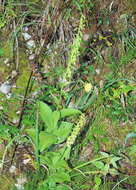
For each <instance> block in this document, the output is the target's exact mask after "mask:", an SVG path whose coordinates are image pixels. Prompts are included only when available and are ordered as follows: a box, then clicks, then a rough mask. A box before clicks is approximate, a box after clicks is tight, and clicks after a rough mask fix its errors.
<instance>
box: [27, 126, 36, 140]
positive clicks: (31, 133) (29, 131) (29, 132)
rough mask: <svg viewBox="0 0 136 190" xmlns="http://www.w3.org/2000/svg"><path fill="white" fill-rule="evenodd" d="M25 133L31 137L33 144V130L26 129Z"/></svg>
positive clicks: (34, 137) (34, 135) (34, 136)
mask: <svg viewBox="0 0 136 190" xmlns="http://www.w3.org/2000/svg"><path fill="white" fill-rule="evenodd" d="M25 131H26V132H27V134H28V135H29V136H30V137H31V139H32V141H33V142H34V143H35V139H36V134H35V129H26V130H25Z"/></svg>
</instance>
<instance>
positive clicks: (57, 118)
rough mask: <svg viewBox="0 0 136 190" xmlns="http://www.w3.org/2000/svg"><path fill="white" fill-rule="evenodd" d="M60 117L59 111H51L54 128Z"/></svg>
mask: <svg viewBox="0 0 136 190" xmlns="http://www.w3.org/2000/svg"><path fill="white" fill-rule="evenodd" d="M59 118H60V112H59V111H54V112H53V113H52V119H53V128H54V129H55V128H56V127H57V123H58V120H59Z"/></svg>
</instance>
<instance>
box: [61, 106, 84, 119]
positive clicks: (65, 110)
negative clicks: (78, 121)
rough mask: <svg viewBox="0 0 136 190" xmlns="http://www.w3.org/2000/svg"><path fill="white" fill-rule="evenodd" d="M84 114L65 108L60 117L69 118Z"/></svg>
mask: <svg viewBox="0 0 136 190" xmlns="http://www.w3.org/2000/svg"><path fill="white" fill-rule="evenodd" d="M81 113H82V112H81V111H79V110H77V109H72V108H66V109H65V108H64V109H62V110H61V111H60V117H61V118H64V117H68V116H72V115H77V114H81Z"/></svg>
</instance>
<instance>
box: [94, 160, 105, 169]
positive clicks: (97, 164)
mask: <svg viewBox="0 0 136 190" xmlns="http://www.w3.org/2000/svg"><path fill="white" fill-rule="evenodd" d="M93 165H95V167H97V168H98V169H103V168H104V163H103V162H101V161H96V162H94V163H93Z"/></svg>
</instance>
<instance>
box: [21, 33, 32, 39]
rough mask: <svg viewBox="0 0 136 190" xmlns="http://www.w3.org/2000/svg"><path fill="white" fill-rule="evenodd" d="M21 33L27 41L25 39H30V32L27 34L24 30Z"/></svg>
mask: <svg viewBox="0 0 136 190" xmlns="http://www.w3.org/2000/svg"><path fill="white" fill-rule="evenodd" d="M22 35H23V37H24V39H25V40H26V41H27V40H30V39H31V37H32V36H31V35H30V34H28V33H27V32H24V33H22Z"/></svg>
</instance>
